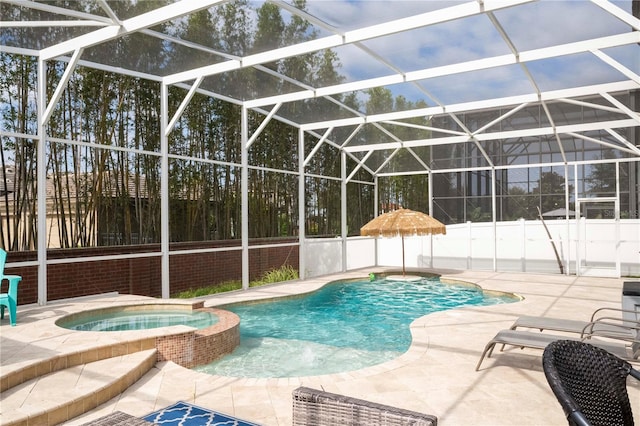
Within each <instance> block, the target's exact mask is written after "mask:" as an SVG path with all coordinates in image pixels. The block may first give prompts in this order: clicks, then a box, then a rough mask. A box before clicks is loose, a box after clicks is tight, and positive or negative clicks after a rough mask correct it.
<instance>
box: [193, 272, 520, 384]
mask: <svg viewBox="0 0 640 426" xmlns="http://www.w3.org/2000/svg"><path fill="white" fill-rule="evenodd" d="M517 300H520V299H519V298H517V297H515V296H514V295H508V294H496V293H488V292H483V291H482V289H481V288H479V287H477V286H475V285H471V284H463V283H459V284H446V283H442V282H441V281H440V280H439V278H438V277H425V278H423V279H421V280H419V281H414V282H407V281H391V280H388V279H386V278H384V277H382V278H378V279H375V280H369V279H361V280H353V281H338V282H334V283H330V284H327V285H326V286H324V287H323V288H322V289H320V290H318V291H316V292H313V293H310V294H307V295H303V296H298V297H294V298H286V299H277V300H270V301H264V302H259V303H256V302H252V303H247V304H237V305H229V306H225V307H223V308H224V309H227V310H230V311H232V312H234V313H236V314H237V315H239V316H240V346H239V347H238V348H236V350H235V351H234V352H233V353H232V354H231V355H227V356H225V357H223V358H222V359H220V360H217V361H214V362H213V363H211V364H207V365H204V366H199V367H196V370H198V371H202V372H206V373H209V374H217V375H223V376H233V377H296V376H309V375H320V374H331V373H337V372H342V371H351V370H356V369H360V368H364V367H368V366H371V365H375V364H379V363H382V362H385V361H388V360H391V359H394V358H396V357H398V356H399V355H401V354H402V353H404V352H406V351H407V349H408V348H409V346H410V344H411V332H410V329H409V325H410V324H411V322H412V321H413V320H415V319H416V318H419V317H421V316H424V315H426V314H429V313H432V312H437V311H442V310H446V309H453V308H457V307H462V306H486V305H494V304H500V303H511V302H514V301H517Z"/></svg>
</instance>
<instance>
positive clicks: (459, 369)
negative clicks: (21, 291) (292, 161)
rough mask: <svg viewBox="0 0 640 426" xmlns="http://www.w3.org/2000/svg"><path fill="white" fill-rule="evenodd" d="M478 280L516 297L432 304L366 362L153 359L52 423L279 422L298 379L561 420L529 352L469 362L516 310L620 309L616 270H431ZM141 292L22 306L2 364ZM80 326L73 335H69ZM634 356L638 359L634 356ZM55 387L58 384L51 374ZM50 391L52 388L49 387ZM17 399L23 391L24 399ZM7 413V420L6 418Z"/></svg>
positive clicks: (239, 297)
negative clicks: (118, 416) (209, 364)
mask: <svg viewBox="0 0 640 426" xmlns="http://www.w3.org/2000/svg"><path fill="white" fill-rule="evenodd" d="M372 270H375V271H383V270H384V269H383V268H375V269H372V268H369V269H367V270H366V271H364V270H361V271H355V272H349V273H344V274H336V275H331V276H326V277H321V278H315V279H310V280H304V281H296V282H291V283H285V284H279V285H274V286H268V287H261V288H257V289H251V290H249V291H245V292H233V293H228V294H223V295H217V296H213V297H208V298H206V299H205V306H207V307H213V306H218V305H222V304H226V303H231V302H236V301H245V300H252V299H261V298H270V297H278V296H284V295H290V294H297V293H304V292H308V291H313V290H315V289H317V288H319V287H321V286H322V285H324V284H325V283H327V282H329V281H334V280H337V279H343V278H356V277H366V276H367V275H368V273H369V272H371V271H372ZM432 272H436V273H440V274H441V275H442V276H443V277H444V278H448V279H453V280H463V281H467V282H471V283H475V284H478V285H480V286H481V287H482V288H484V289H485V290H498V291H506V292H512V293H516V294H518V295H521V296H523V297H524V300H523V301H521V302H518V303H512V304H506V305H497V306H490V307H472V308H463V309H456V310H450V311H445V312H438V313H434V314H430V315H427V316H424V317H422V318H419V319H418V320H416V321H414V323H413V324H412V326H411V330H412V334H413V343H412V346H411V348H410V349H409V351H408V352H407V353H405V354H403V355H402V356H400V357H399V358H397V359H395V360H393V361H390V362H387V363H384V364H381V365H378V366H374V367H370V368H366V369H362V370H358V371H352V372H345V373H341V374H332V375H325V376H312V377H299V378H284V379H251V378H231V377H220V376H211V375H207V374H203V373H198V372H195V371H192V370H188V369H184V368H182V367H180V366H178V365H176V364H174V363H172V362H163V363H158V364H156V366H155V367H154V368H152V369H151V370H150V371H149V372H148V373H146V374H145V375H144V376H143V377H142V378H141V379H140V380H139V381H138V382H136V383H135V384H134V385H133V386H131V387H130V388H129V389H127V390H126V391H125V392H124V393H123V394H121V395H119V396H117V397H115V398H113V399H111V400H109V401H108V402H106V403H104V404H102V405H100V406H99V407H97V408H96V409H94V410H92V411H91V412H89V413H86V414H83V415H81V416H79V417H76V418H74V419H73V420H71V421H68V422H66V423H64V424H65V425H81V424H83V423H86V422H90V421H92V420H94V419H96V418H98V417H101V416H103V415H105V414H109V413H111V412H113V411H117V410H119V411H123V412H125V413H128V414H131V415H134V416H143V415H145V414H148V413H150V412H152V411H155V410H157V409H160V408H162V407H166V406H168V405H171V404H173V403H174V402H176V401H179V400H182V401H186V402H190V403H193V404H196V405H199V406H202V407H206V408H209V409H212V410H217V411H220V412H222V413H226V414H231V415H235V416H237V417H240V418H243V419H246V420H250V421H253V422H256V423H260V424H263V425H265V426H276V425H277V426H283V425H290V424H291V416H292V413H291V410H292V408H291V407H292V401H291V392H292V391H293V389H295V388H296V387H298V386H301V385H303V386H308V387H314V388H318V389H324V390H326V391H329V392H334V393H339V394H345V395H349V396H352V397H356V398H362V399H366V400H370V401H374V402H378V403H382V404H387V405H393V406H397V407H402V408H405V409H409V410H415V411H419V412H424V413H429V414H433V415H436V416H437V417H438V421H439V424H440V425H445V426H446V425H462V424H467V425H514V424H518V425H563V424H566V421H565V419H564V416H563V414H562V410H561V408H560V406H559V405H558V403H557V402H556V399H555V397H554V396H553V395H552V393H551V391H550V390H549V387H548V385H547V382H546V380H545V377H544V373H543V372H542V368H541V354H542V353H541V351H539V350H529V349H524V350H521V349H517V348H507V349H506V350H505V351H504V352H502V353H501V352H499V351H498V349H496V351H495V352H494V355H493V356H492V357H491V358H489V359H486V360H485V361H484V362H483V364H482V366H481V369H480V371H475V366H476V363H477V362H478V359H479V358H480V354H481V353H482V350H483V349H484V346H485V345H486V343H487V342H488V341H489V340H490V339H491V338H492V337H493V336H494V335H495V334H496V333H497V332H498V331H499V330H501V329H504V328H508V327H509V326H510V325H511V323H512V322H513V320H514V319H515V318H516V317H517V316H520V315H544V316H552V317H562V318H571V319H584V320H587V319H588V318H589V316H590V314H591V312H592V311H593V310H595V309H597V308H599V307H602V306H609V307H618V308H619V307H620V302H621V292H622V291H621V290H622V283H623V282H624V281H625V279H613V278H594V277H575V276H564V275H542V274H539V275H537V274H524V273H496V272H486V271H450V270H447V271H438V270H435V271H432ZM149 300H153V299H149V298H143V297H140V296H128V295H122V296H117V295H104V296H101V297H93V298H85V299H77V300H65V301H60V302H51V303H49V304H48V305H46V306H22V307H20V308H19V309H18V325H17V326H16V327H9V325H8V321H7V319H6V318H5V319H4V320H3V322H2V325H1V326H0V332H1V333H0V334H1V336H0V338H1V340H0V343H1V345H0V355H1V357H0V360H1V363H0V368H1V369H2V370H3V371H2V374H5V372H6V371H7V370H10V369H12V368H16V366H19V365H24V364H26V363H29V362H36V361H37V360H41V359H44V358H47V357H52V356H55V355H56V354H59V353H60V352H63V351H68V350H70V349H72V348H79V347H87V348H89V347H94V346H97V345H100V344H103V343H105V342H108V341H111V340H113V339H117V338H118V337H117V332H116V334H112V333H94V334H91V337H90V338H87V335H86V334H85V335H79V334H78V333H77V332H70V331H69V330H64V329H61V328H59V327H56V326H55V325H54V321H55V319H57V318H59V317H60V316H63V315H66V314H69V313H73V312H77V311H79V310H85V309H93V308H96V307H101V306H105V305H113V304H117V303H134V302H135V303H137V302H141V301H149ZM80 336H83V337H80ZM636 366H638V364H636ZM59 385H60V386H64V383H60V384H59ZM628 390H629V396H630V399H631V404H632V408H633V410H634V417H635V422H636V423H637V424H640V383H639V382H638V381H636V380H633V379H629V380H628ZM51 392H52V393H55V392H56V390H55V388H52V389H51ZM25 403H28V396H27V397H26V402H25ZM7 420H8V419H7Z"/></svg>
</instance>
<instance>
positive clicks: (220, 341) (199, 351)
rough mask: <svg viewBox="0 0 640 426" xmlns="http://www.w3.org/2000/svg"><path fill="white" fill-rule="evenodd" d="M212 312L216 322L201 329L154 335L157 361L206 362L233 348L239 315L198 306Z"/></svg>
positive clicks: (237, 340)
mask: <svg viewBox="0 0 640 426" xmlns="http://www.w3.org/2000/svg"><path fill="white" fill-rule="evenodd" d="M201 309H202V310H207V311H210V312H212V313H214V314H215V315H216V316H217V317H218V322H217V323H216V324H214V325H212V326H210V327H207V328H204V329H201V330H190V331H188V332H185V333H177V334H171V335H165V336H157V337H156V343H155V347H156V348H157V349H158V359H157V360H158V361H159V362H162V361H173V362H175V363H176V364H178V365H181V366H182V367H185V368H193V367H195V366H198V365H204V364H209V363H210V362H212V361H214V360H216V359H218V358H220V357H221V356H223V355H225V354H229V353H231V352H233V350H234V349H235V348H236V347H237V346H238V345H239V344H240V318H239V317H238V316H237V315H236V314H234V313H232V312H229V311H225V310H221V309H215V308H201Z"/></svg>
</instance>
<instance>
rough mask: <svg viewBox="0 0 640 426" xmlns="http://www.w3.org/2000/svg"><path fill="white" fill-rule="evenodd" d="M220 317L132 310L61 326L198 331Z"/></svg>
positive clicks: (94, 328) (82, 318) (195, 313)
mask: <svg viewBox="0 0 640 426" xmlns="http://www.w3.org/2000/svg"><path fill="white" fill-rule="evenodd" d="M217 322H218V317H217V316H216V315H215V314H212V313H211V312H206V311H185V310H158V311H153V310H148V309H146V310H145V309H141V310H131V311H117V312H108V313H102V314H95V315H91V316H90V317H84V316H83V317H81V318H78V319H76V320H72V321H69V322H64V323H61V324H59V325H60V326H61V327H64V328H68V329H71V330H79V331H126V330H147V329H151V328H159V327H169V326H172V325H187V326H190V327H194V328H197V329H202V328H207V327H210V326H212V325H213V324H216V323H217Z"/></svg>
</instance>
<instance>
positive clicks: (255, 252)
mask: <svg viewBox="0 0 640 426" xmlns="http://www.w3.org/2000/svg"><path fill="white" fill-rule="evenodd" d="M297 241H298V240H297V239H278V240H273V239H269V240H254V241H251V243H250V245H251V246H255V245H260V244H274V243H277V244H282V243H297ZM202 248H228V249H229V250H228V251H215V252H209V253H196V254H170V255H169V279H170V293H171V294H175V293H177V292H180V291H183V290H187V289H191V288H198V287H204V286H210V285H214V284H218V283H222V282H225V281H230V280H241V279H242V252H241V250H240V242H239V241H237V240H234V241H215V242H198V243H173V244H171V248H170V250H171V251H177V250H195V249H202ZM159 251H160V245H159V244H148V245H137V246H115V247H114V246H109V247H95V248H77V249H55V250H49V251H48V253H47V257H48V260H49V261H51V260H56V259H72V258H85V257H100V256H113V255H121V254H131V255H136V256H139V255H141V254H149V255H150V256H149V257H131V258H128V259H116V260H83V261H79V262H73V263H66V264H58V263H50V264H49V265H47V300H50V301H51V300H59V299H66V298H70V297H79V296H89V295H93V294H101V293H108V292H114V291H116V292H118V293H120V294H137V295H142V296H151V297H160V296H161V293H162V288H161V261H160V253H159ZM36 260H37V253H36V252H9V254H8V256H7V263H18V262H28V261H36ZM284 265H290V266H292V267H293V268H294V269H298V246H297V245H293V246H285V247H264V248H250V249H249V279H250V280H253V279H255V278H258V277H260V276H261V275H262V274H264V273H265V272H267V271H270V270H272V269H278V268H280V267H282V266H284ZM5 274H7V275H9V274H12V275H20V276H22V282H21V283H20V285H19V287H18V304H19V305H24V304H32V303H37V301H38V267H37V266H35V265H34V266H21V267H17V268H16V267H13V268H5ZM5 287H6V283H5ZM4 290H5V289H4V288H3V291H4Z"/></svg>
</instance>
